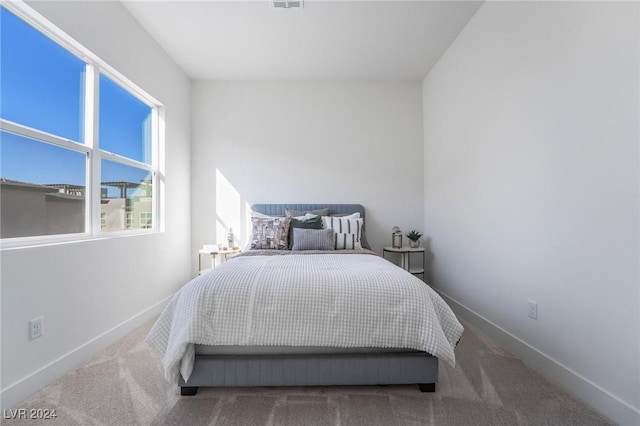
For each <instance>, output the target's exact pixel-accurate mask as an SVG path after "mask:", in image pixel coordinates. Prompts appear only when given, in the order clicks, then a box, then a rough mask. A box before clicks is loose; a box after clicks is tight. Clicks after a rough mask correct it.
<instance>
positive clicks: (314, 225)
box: [289, 216, 322, 248]
mask: <svg viewBox="0 0 640 426" xmlns="http://www.w3.org/2000/svg"><path fill="white" fill-rule="evenodd" d="M295 228H299V229H322V217H321V216H313V217H308V218H305V219H296V218H295V217H292V218H291V221H290V222H289V248H292V247H293V230H294V229H295Z"/></svg>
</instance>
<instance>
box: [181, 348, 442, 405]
mask: <svg viewBox="0 0 640 426" xmlns="http://www.w3.org/2000/svg"><path fill="white" fill-rule="evenodd" d="M437 381H438V359H437V358H436V357H434V356H432V355H429V354H427V353H425V352H398V353H351V354H303V355H198V354H196V357H195V363H194V368H193V372H192V373H191V377H189V381H188V382H185V381H184V380H183V379H182V377H180V382H179V385H180V393H181V394H182V395H195V393H196V392H197V391H198V387H202V386H207V387H209V386H214V387H241V386H340V385H400V384H417V385H420V390H421V391H422V392H434V391H435V384H436V382H437Z"/></svg>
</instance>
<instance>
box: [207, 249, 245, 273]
mask: <svg viewBox="0 0 640 426" xmlns="http://www.w3.org/2000/svg"><path fill="white" fill-rule="evenodd" d="M238 253H240V249H227V250H205V249H200V250H198V275H202V274H203V273H205V272H207V271H208V270H209V269H213V268H215V267H216V266H217V260H216V259H217V258H218V256H220V263H222V262H224V261H225V260H227V259H228V258H229V257H233V256H234V255H236V254H238ZM203 254H204V255H208V256H211V268H205V269H202V255H203Z"/></svg>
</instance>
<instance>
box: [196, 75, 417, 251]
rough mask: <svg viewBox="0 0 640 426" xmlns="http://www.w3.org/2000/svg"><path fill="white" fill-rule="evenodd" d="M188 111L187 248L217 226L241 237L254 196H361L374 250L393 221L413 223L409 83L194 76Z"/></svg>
mask: <svg viewBox="0 0 640 426" xmlns="http://www.w3.org/2000/svg"><path fill="white" fill-rule="evenodd" d="M192 112H193V121H192V124H193V127H192V132H193V146H192V175H191V180H192V207H193V208H192V223H193V227H192V232H193V234H192V243H193V245H194V249H195V248H196V247H198V246H201V245H202V244H204V243H213V242H222V241H224V240H225V236H226V231H224V229H225V226H232V227H233V229H234V230H235V231H236V234H238V236H240V237H241V238H242V242H246V238H247V236H246V234H245V233H242V234H241V235H239V234H240V231H241V230H242V229H243V223H242V218H243V217H244V216H243V215H244V214H245V213H246V212H245V208H246V205H247V204H249V205H251V204H254V203H360V204H363V205H364V206H365V207H366V208H367V225H366V228H367V236H368V238H369V242H370V243H371V245H372V248H373V249H374V250H377V251H379V252H381V250H382V247H383V246H384V245H389V244H390V242H391V241H390V239H391V237H390V234H391V228H392V227H393V226H394V225H398V226H400V227H401V228H402V229H403V230H409V228H417V229H421V227H422V224H423V219H422V218H423V205H422V199H423V160H422V94H421V86H420V83H419V82H415V83H385V82H372V83H364V82H213V81H197V82H194V84H193V86H192ZM216 189H217V190H218V192H217V197H216ZM216 198H217V199H216ZM216 222H219V223H220V224H222V225H220V226H218V227H216ZM216 228H218V231H216ZM216 233H217V235H216Z"/></svg>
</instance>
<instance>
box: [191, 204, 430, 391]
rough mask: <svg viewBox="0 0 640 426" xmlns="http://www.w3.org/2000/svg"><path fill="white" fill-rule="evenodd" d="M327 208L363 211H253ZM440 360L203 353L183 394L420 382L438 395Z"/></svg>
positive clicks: (417, 355)
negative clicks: (246, 388) (207, 390)
mask: <svg viewBox="0 0 640 426" xmlns="http://www.w3.org/2000/svg"><path fill="white" fill-rule="evenodd" d="M322 208H329V214H351V213H356V212H359V213H360V216H361V217H362V218H364V216H365V208H364V206H362V205H361V204H254V205H253V206H251V209H252V210H253V211H257V212H260V213H263V214H268V215H274V216H275V215H284V214H285V211H286V209H290V210H303V211H305V210H317V209H322ZM437 381H438V359H437V358H436V357H434V356H432V355H429V354H427V353H425V352H398V353H389V352H384V353H364V354H363V353H349V354H298V355H199V354H196V356H195V362H194V367H193V372H192V373H191V376H190V377H189V382H188V383H185V382H184V380H183V379H182V377H180V381H179V385H180V393H181V394H182V395H195V394H196V392H197V391H198V387H205V386H207V387H208V386H216V387H236V386H238V387H240V386H339V385H401V384H417V385H419V387H420V391H422V392H434V391H435V388H436V382H437Z"/></svg>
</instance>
